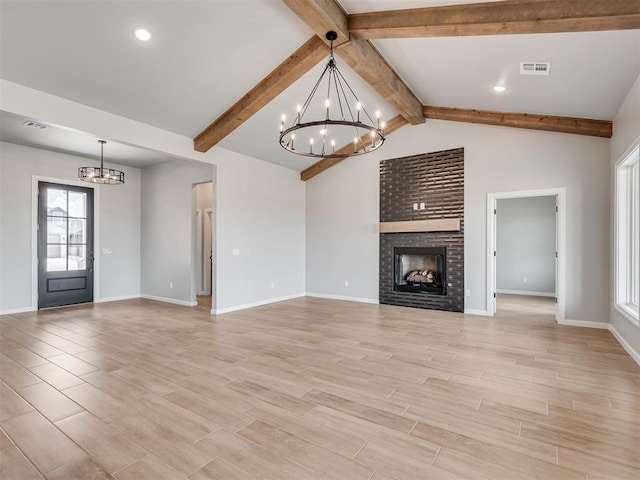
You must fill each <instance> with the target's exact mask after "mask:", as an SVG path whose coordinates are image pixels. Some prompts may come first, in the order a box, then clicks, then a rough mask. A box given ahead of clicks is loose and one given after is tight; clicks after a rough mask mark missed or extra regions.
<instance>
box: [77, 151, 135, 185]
mask: <svg viewBox="0 0 640 480" xmlns="http://www.w3.org/2000/svg"><path fill="white" fill-rule="evenodd" d="M98 143H99V144H100V167H80V168H79V169H78V180H82V181H84V182H91V183H104V184H108V185H120V184H122V183H124V172H121V171H120V170H114V169H113V168H104V144H105V143H107V142H106V141H105V140H98Z"/></svg>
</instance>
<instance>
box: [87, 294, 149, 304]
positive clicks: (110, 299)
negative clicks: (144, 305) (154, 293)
mask: <svg viewBox="0 0 640 480" xmlns="http://www.w3.org/2000/svg"><path fill="white" fill-rule="evenodd" d="M140 297H141V295H140V294H139V293H137V294H135V295H120V296H119V297H105V298H99V299H97V300H94V301H93V303H107V302H119V301H120V300H132V299H134V298H140Z"/></svg>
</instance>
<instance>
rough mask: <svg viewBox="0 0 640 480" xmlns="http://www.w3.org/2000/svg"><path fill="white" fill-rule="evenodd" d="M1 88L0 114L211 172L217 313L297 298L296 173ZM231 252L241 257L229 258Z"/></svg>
mask: <svg viewBox="0 0 640 480" xmlns="http://www.w3.org/2000/svg"><path fill="white" fill-rule="evenodd" d="M0 91H2V95H0V110H4V111H6V112H11V113H15V114H18V115H24V116H26V117H29V118H33V119H37V120H38V121H41V122H45V123H47V124H52V125H62V126H65V127H68V128H74V129H77V130H80V131H84V132H87V133H90V134H93V135H96V136H99V137H100V138H107V139H109V140H111V141H118V142H122V143H127V144H130V145H135V146H139V147H142V148H146V149H149V150H155V151H159V152H164V153H166V154H169V155H172V156H174V157H176V158H180V159H186V160H198V161H201V162H203V163H208V164H209V165H215V166H216V167H217V173H216V177H217V178H216V185H215V194H216V198H215V212H214V216H215V224H214V231H215V233H214V235H215V239H214V248H216V249H217V252H219V253H217V252H216V253H215V255H217V257H216V261H215V264H214V270H216V273H215V274H214V286H213V288H214V292H216V294H217V298H214V299H213V301H214V302H216V301H217V311H218V312H224V311H229V310H233V309H236V308H240V307H243V306H250V305H256V304H260V303H268V302H270V301H272V300H278V299H283V298H289V297H292V296H298V295H301V294H303V293H304V291H305V273H304V272H305V228H304V222H305V209H304V195H305V194H304V192H305V185H304V183H303V182H301V181H300V180H299V175H298V173H297V172H293V171H291V170H288V169H285V168H282V167H278V166H275V165H272V164H269V163H266V162H263V161H261V160H257V159H254V158H250V157H246V156H244V155H239V154H236V153H234V152H230V151H228V150H226V149H224V148H220V147H218V146H214V147H213V148H211V149H210V150H209V151H208V152H206V153H200V152H196V151H195V150H194V149H193V140H192V139H191V138H189V137H185V136H182V135H178V134H175V133H172V132H168V131H166V130H162V129H160V128H157V127H153V126H151V125H146V124H143V123H140V122H137V121H134V120H131V119H128V118H124V117H121V116H118V115H114V114H111V113H108V112H104V111H101V110H98V109H95V108H92V107H88V106H86V105H82V104H79V103H76V102H72V101H69V100H67V99H64V98H61V97H56V96H55V95H51V94H48V93H45V92H42V91H38V90H34V89H32V88H29V87H25V86H23V85H19V84H16V83H13V82H9V81H6V80H2V79H0ZM3 195H4V193H3ZM2 248H3V250H4V249H5V245H4V243H2ZM142 248H143V249H144V245H142ZM232 249H240V255H239V256H233V255H232V254H231V251H232ZM2 268H3V269H4V264H2ZM138 279H139V277H138ZM247 282H249V283H247ZM272 283H273V285H274V287H273V288H271V284H272ZM216 284H217V285H216ZM3 288H4V286H3ZM214 304H215V303H214Z"/></svg>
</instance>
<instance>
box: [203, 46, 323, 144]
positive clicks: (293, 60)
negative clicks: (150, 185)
mask: <svg viewBox="0 0 640 480" xmlns="http://www.w3.org/2000/svg"><path fill="white" fill-rule="evenodd" d="M328 54H329V49H328V47H327V45H326V44H325V43H324V41H323V40H321V39H320V38H318V36H316V35H314V36H313V37H311V38H310V39H309V40H308V41H307V42H306V43H305V44H304V45H302V46H301V47H300V48H299V49H298V50H296V51H295V52H294V53H293V54H292V55H291V56H290V57H289V58H287V59H286V60H285V61H284V62H283V63H281V64H280V65H279V66H278V67H277V68H276V69H275V70H273V71H272V72H271V73H270V74H269V75H267V76H266V77H265V78H264V79H263V80H262V81H261V82H260V83H258V84H257V85H256V86H255V87H253V88H252V89H251V90H250V91H249V93H247V94H246V95H244V96H243V97H242V98H241V99H240V100H238V101H237V102H236V103H235V104H234V105H233V106H231V107H230V108H229V109H228V110H227V111H226V112H224V113H223V114H222V115H221V116H220V117H218V118H217V119H216V120H215V121H214V122H213V123H212V124H211V125H209V126H208V127H207V128H205V129H204V130H203V131H202V132H200V133H199V134H198V135H197V136H196V137H195V138H194V139H193V144H194V148H195V150H196V151H198V152H206V151H207V150H209V149H210V148H211V147H213V146H214V145H215V144H216V143H218V142H219V141H220V140H222V139H223V138H224V137H226V136H227V135H229V134H230V133H231V132H232V131H233V130H235V129H236V128H238V127H239V126H240V125H242V124H243V123H244V122H245V121H247V120H248V119H249V118H250V117H251V116H252V115H253V114H255V113H256V112H257V111H258V110H260V109H261V108H262V107H264V106H265V105H266V104H267V103H269V102H270V101H271V100H273V99H274V98H275V97H277V96H278V95H280V94H281V93H282V92H284V91H285V90H286V89H287V88H288V87H289V86H290V85H291V84H292V83H294V82H295V81H296V80H298V79H299V78H300V77H302V76H303V75H304V74H305V73H307V72H308V71H309V70H311V69H312V68H313V67H315V66H316V65H317V64H318V63H319V62H320V61H321V60H322V59H323V58H325V57H326V56H327V55H328Z"/></svg>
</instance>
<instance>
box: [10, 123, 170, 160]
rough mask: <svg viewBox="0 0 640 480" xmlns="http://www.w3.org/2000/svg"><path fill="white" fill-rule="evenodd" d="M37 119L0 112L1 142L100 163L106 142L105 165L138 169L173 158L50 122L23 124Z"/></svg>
mask: <svg viewBox="0 0 640 480" xmlns="http://www.w3.org/2000/svg"><path fill="white" fill-rule="evenodd" d="M34 120H36V119H33V118H28V117H24V116H22V115H16V114H13V113H8V112H3V111H0V141H3V142H8V143H16V144H18V145H25V146H27V147H33V148H41V149H44V150H51V151H53V152H58V153H65V154H67V155H75V156H80V157H86V158H88V159H91V160H97V161H99V160H100V144H99V143H98V140H106V141H107V143H106V144H105V146H104V162H105V163H106V164H113V163H116V164H119V165H127V166H129V167H135V168H144V167H148V166H150V165H155V164H157V163H161V162H166V161H168V160H171V159H174V157H172V156H170V155H166V154H164V153H162V152H155V151H151V150H148V149H145V148H140V147H137V146H135V145H127V144H124V143H122V142H118V141H117V140H113V139H109V138H102V137H101V138H98V137H96V136H95V135H91V134H89V133H85V132H80V131H78V130H73V129H71V128H66V127H64V126H59V125H53V124H50V123H48V124H46V126H47V128H45V129H40V128H33V127H27V126H25V125H24V123H25V122H27V121H34Z"/></svg>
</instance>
